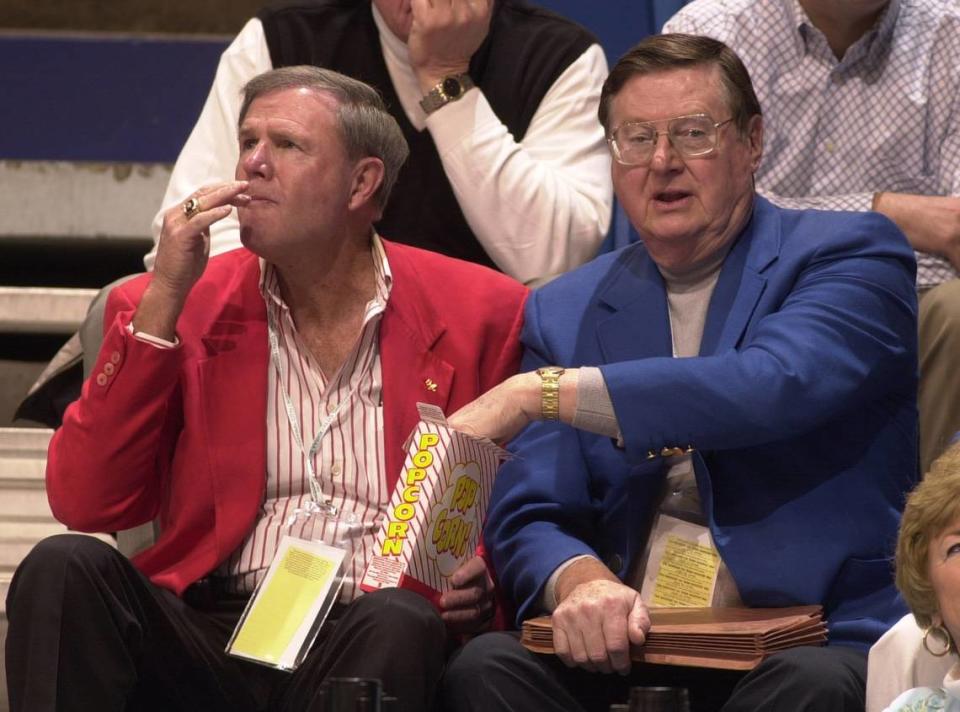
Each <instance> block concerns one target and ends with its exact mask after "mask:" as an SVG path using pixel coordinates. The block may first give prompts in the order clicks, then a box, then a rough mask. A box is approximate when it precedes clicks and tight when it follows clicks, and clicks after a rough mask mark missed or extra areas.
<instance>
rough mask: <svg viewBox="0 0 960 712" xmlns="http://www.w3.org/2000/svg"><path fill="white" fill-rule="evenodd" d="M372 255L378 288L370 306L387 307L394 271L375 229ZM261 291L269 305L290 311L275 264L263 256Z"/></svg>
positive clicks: (369, 303)
mask: <svg viewBox="0 0 960 712" xmlns="http://www.w3.org/2000/svg"><path fill="white" fill-rule="evenodd" d="M370 242H371V246H370V255H371V257H372V259H373V271H374V278H375V280H376V290H375V292H374V296H373V299H371V300H370V302H368V304H367V308H368V310H369V309H370V307H379V308H381V309H383V308H386V306H387V301H388V300H389V299H390V292H391V291H392V290H393V273H392V272H391V271H390V262H389V261H388V260H387V253H386V251H385V250H384V249H383V240H382V239H381V238H380V236H379V235H378V234H377V232H376V230H374V231H373V237H372V239H371V241H370ZM260 293H261V294H262V295H263V300H264V301H265V302H266V303H267V304H268V305H269V304H274V305H276V306H278V307H279V308H280V309H281V310H282V311H284V312H286V311H289V307H288V306H287V304H286V302H284V301H283V295H282V294H281V293H280V279H279V277H278V276H277V271H276V269H274V267H273V265H272V264H270V263H269V262H267V261H266V260H265V259H263V258H262V257H261V258H260Z"/></svg>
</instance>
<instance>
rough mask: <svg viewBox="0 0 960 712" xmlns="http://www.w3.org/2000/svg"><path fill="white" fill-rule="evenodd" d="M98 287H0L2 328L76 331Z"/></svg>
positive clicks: (46, 331)
mask: <svg viewBox="0 0 960 712" xmlns="http://www.w3.org/2000/svg"><path fill="white" fill-rule="evenodd" d="M97 291H98V290H96V289H67V288H63V287H0V332H14V333H29V334H72V333H73V332H74V331H76V330H77V327H78V326H80V322H82V321H83V318H84V317H85V316H86V314H87V307H88V306H90V302H91V300H92V299H93V298H94V297H95V296H96V295H97Z"/></svg>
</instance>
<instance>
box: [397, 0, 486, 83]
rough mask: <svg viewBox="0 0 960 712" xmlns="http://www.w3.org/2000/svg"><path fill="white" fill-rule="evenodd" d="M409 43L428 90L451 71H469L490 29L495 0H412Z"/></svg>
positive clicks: (422, 80)
mask: <svg viewBox="0 0 960 712" xmlns="http://www.w3.org/2000/svg"><path fill="white" fill-rule="evenodd" d="M411 9H412V10H413V25H412V26H411V27H410V36H409V37H408V39H407V47H408V49H409V50H410V64H411V65H412V66H413V70H414V72H416V74H417V79H418V80H419V81H420V89H421V90H422V91H423V93H424V94H426V93H427V92H429V91H430V90H431V89H432V88H433V87H434V86H436V85H437V84H439V83H440V81H441V80H442V79H443V78H444V77H445V76H447V75H448V74H465V73H466V72H467V71H468V70H469V68H470V58H471V57H472V56H473V53H474V52H476V51H477V49H478V48H479V47H480V45H481V44H482V43H483V40H484V39H485V38H486V36H487V32H488V31H489V30H490V16H491V14H492V12H493V0H412V2H411Z"/></svg>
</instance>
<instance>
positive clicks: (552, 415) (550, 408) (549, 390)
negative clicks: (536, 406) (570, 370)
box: [537, 366, 565, 420]
mask: <svg viewBox="0 0 960 712" xmlns="http://www.w3.org/2000/svg"><path fill="white" fill-rule="evenodd" d="M564 370H565V369H562V368H560V367H559V366H543V367H542V368H538V369H537V375H538V376H540V387H541V391H540V415H542V416H543V419H544V420H559V419H560V376H562V375H563V372H564Z"/></svg>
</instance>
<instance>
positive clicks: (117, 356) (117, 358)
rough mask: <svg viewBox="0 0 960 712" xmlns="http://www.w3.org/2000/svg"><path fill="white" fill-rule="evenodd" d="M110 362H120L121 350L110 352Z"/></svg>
mask: <svg viewBox="0 0 960 712" xmlns="http://www.w3.org/2000/svg"><path fill="white" fill-rule="evenodd" d="M110 363H112V364H114V365H116V364H118V363H120V352H119V351H114V352H113V353H112V354H110Z"/></svg>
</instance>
